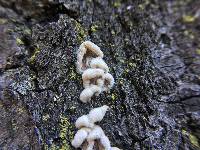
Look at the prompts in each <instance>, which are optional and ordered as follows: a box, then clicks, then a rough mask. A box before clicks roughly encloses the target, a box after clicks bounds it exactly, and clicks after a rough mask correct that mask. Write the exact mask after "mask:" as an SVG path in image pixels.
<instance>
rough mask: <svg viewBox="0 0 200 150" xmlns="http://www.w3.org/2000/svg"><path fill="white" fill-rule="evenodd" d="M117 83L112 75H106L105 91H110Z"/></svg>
mask: <svg viewBox="0 0 200 150" xmlns="http://www.w3.org/2000/svg"><path fill="white" fill-rule="evenodd" d="M114 83H115V80H114V78H113V76H112V75H111V74H110V73H106V74H105V75H104V87H103V91H109V90H110V89H111V88H112V87H113V85H114Z"/></svg>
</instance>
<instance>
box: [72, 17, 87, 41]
mask: <svg viewBox="0 0 200 150" xmlns="http://www.w3.org/2000/svg"><path fill="white" fill-rule="evenodd" d="M75 30H76V31H77V33H78V41H79V42H80V43H82V42H83V41H84V38H85V37H86V35H87V34H88V33H87V31H86V30H85V29H84V28H83V27H82V26H81V24H80V23H79V22H77V21H75Z"/></svg>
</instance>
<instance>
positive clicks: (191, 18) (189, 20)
mask: <svg viewBox="0 0 200 150" xmlns="http://www.w3.org/2000/svg"><path fill="white" fill-rule="evenodd" d="M182 19H183V22H186V23H192V22H194V21H195V20H196V17H195V16H190V15H183V18H182Z"/></svg>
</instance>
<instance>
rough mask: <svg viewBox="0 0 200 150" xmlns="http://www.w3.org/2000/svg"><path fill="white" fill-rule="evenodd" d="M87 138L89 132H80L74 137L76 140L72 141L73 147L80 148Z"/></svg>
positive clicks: (82, 130)
mask: <svg viewBox="0 0 200 150" xmlns="http://www.w3.org/2000/svg"><path fill="white" fill-rule="evenodd" d="M87 136H88V132H87V131H86V130H84V129H80V130H78V131H77V133H76V134H75V136H74V139H73V140H72V146H74V147H75V148H78V147H80V146H81V145H82V144H83V142H84V141H85V139H86V138H87Z"/></svg>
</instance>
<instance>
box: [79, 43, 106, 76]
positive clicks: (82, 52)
mask: <svg viewBox="0 0 200 150" xmlns="http://www.w3.org/2000/svg"><path fill="white" fill-rule="evenodd" d="M95 57H101V58H103V52H102V51H101V49H100V48H99V47H98V46H97V45H95V44H94V43H92V42H90V41H85V42H83V43H82V44H81V45H80V47H79V49H78V54H77V70H78V71H79V72H80V73H82V72H83V71H84V70H86V69H87V68H88V67H89V66H88V64H89V63H88V62H89V61H90V58H95Z"/></svg>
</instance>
